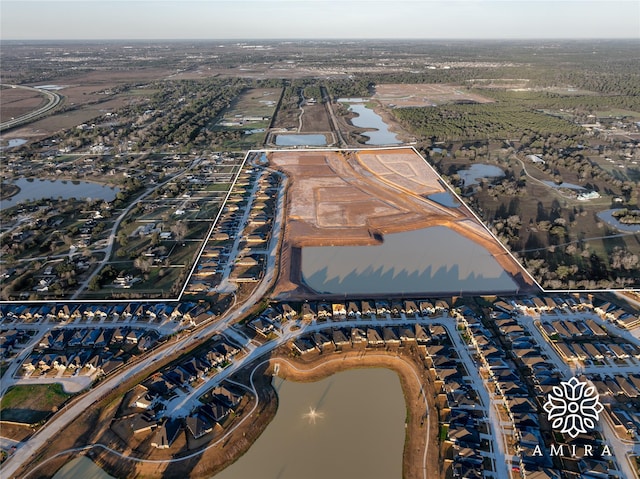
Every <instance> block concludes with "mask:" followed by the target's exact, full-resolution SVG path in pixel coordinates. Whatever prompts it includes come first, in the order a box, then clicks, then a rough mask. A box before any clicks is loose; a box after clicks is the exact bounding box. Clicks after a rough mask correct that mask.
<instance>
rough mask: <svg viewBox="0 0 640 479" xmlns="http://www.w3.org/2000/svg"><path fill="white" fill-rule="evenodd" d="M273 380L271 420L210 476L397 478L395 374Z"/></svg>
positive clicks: (400, 400)
mask: <svg viewBox="0 0 640 479" xmlns="http://www.w3.org/2000/svg"><path fill="white" fill-rule="evenodd" d="M274 386H275V387H276V389H277V391H278V412H277V414H276V417H275V419H274V420H273V421H272V422H271V424H269V426H267V429H266V430H265V431H264V433H263V434H262V435H261V436H260V437H259V438H258V440H257V441H256V442H255V444H253V446H251V448H250V449H249V451H248V452H247V453H246V454H245V455H244V456H242V457H241V458H240V459H239V460H238V461H237V462H236V463H235V464H233V465H231V466H230V467H228V468H227V469H225V470H224V471H222V472H221V473H220V474H217V475H216V476H215V479H237V478H240V477H241V478H243V479H265V478H270V479H276V478H277V479H298V478H301V477H304V478H305V479H326V478H327V477H336V478H338V477H340V478H343V477H344V478H346V477H366V478H368V479H388V478H391V477H402V451H403V448H404V436H405V427H404V424H405V414H406V408H405V401H404V396H403V394H402V388H401V387H400V380H399V378H398V375H397V374H396V373H394V372H392V371H390V370H387V369H358V370H351V371H345V372H341V373H337V374H334V375H333V376H330V377H328V378H327V379H323V380H321V381H318V382H315V383H295V382H290V381H283V380H282V379H278V378H276V379H274Z"/></svg>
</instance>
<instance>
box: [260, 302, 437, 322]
mask: <svg viewBox="0 0 640 479" xmlns="http://www.w3.org/2000/svg"><path fill="white" fill-rule="evenodd" d="M449 309H450V306H449V303H448V302H447V301H445V300H383V299H379V300H375V301H374V300H362V301H348V302H325V301H317V302H314V301H309V302H304V303H301V304H292V303H278V304H277V305H275V306H274V307H273V308H271V309H270V311H269V318H270V319H271V318H275V319H283V318H284V319H295V318H300V319H302V320H304V321H316V320H319V321H323V320H344V319H356V320H357V319H359V318H366V319H370V318H373V317H381V318H386V317H387V316H390V317H392V318H401V317H403V316H404V317H407V318H408V317H410V318H417V317H420V316H431V315H434V314H443V313H446V312H448V311H449Z"/></svg>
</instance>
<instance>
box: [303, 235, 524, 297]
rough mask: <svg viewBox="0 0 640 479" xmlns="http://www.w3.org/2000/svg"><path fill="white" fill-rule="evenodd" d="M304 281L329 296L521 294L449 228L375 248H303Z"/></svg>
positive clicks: (480, 250) (387, 239)
mask: <svg viewBox="0 0 640 479" xmlns="http://www.w3.org/2000/svg"><path fill="white" fill-rule="evenodd" d="M302 277H303V280H304V282H305V284H307V285H308V286H309V287H310V288H312V289H313V290H315V291H317V292H318V293H327V294H364V295H367V294H398V293H400V294H402V293H405V294H424V293H438V294H439V293H452V292H460V291H467V292H485V291H486V292H490V291H501V292H506V291H516V290H517V285H516V283H515V282H514V281H513V279H512V278H511V276H510V275H509V274H508V273H507V272H506V271H505V270H504V269H503V268H502V267H501V266H500V264H499V263H498V262H497V261H496V260H495V258H494V257H493V256H492V255H491V253H489V251H487V250H486V249H485V248H484V247H483V246H481V245H479V244H477V243H475V242H474V241H472V240H470V239H468V238H466V237H464V236H462V235H461V234H459V233H456V232H455V231H453V230H451V229H449V228H447V227H445V226H434V227H432V228H424V229H420V230H414V231H407V232H403V233H394V234H388V235H385V236H384V238H383V243H382V244H381V245H375V246H336V247H328V246H326V247H325V246H320V247H306V248H302Z"/></svg>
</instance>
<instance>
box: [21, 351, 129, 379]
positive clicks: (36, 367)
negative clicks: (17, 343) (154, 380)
mask: <svg viewBox="0 0 640 479" xmlns="http://www.w3.org/2000/svg"><path fill="white" fill-rule="evenodd" d="M125 357H127V356H125V355H123V354H122V351H115V352H114V351H108V350H96V349H84V350H80V351H76V352H71V351H67V352H63V353H55V352H49V353H32V354H30V355H29V356H28V357H27V358H26V359H25V360H24V361H23V362H22V365H21V369H22V371H24V372H26V373H29V374H37V373H40V374H45V373H48V372H49V371H56V372H57V373H64V372H70V373H75V374H84V375H87V376H92V375H94V374H109V373H110V372H111V371H113V370H114V369H116V368H119V367H120V366H122V365H123V364H124V363H125Z"/></svg>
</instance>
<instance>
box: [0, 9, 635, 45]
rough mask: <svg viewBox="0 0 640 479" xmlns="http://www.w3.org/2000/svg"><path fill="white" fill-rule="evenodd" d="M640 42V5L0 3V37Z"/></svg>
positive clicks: (34, 38) (25, 38) (57, 38)
mask: <svg viewBox="0 0 640 479" xmlns="http://www.w3.org/2000/svg"><path fill="white" fill-rule="evenodd" d="M301 38H314V39H316V38H317V39H321V38H340V39H347V38H349V39H351V38H375V39H377V38H381V39H382V38H397V39H405V38H415V39H530V38H532V39H538V38H540V39H542V38H577V39H580V38H635V39H638V38H640V0H593V1H592V0H552V1H548V0H396V1H393V0H367V1H362V0H341V1H335V0H231V1H230V0H65V1H61V0H0V39H1V40H10V39H14V40H75V39H78V40H89V39H91V40H98V39H127V40H133V39H234V40H235V39H301Z"/></svg>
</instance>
